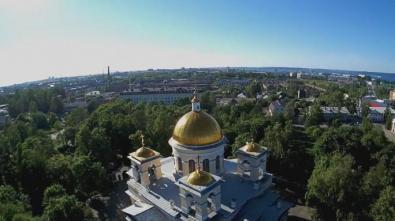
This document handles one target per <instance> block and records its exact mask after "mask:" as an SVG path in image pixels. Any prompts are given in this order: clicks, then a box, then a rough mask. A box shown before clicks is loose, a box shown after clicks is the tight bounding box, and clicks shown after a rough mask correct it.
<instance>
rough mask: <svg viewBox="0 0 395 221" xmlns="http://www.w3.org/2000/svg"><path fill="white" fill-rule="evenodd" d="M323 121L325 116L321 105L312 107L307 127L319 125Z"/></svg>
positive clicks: (306, 122)
mask: <svg viewBox="0 0 395 221" xmlns="http://www.w3.org/2000/svg"><path fill="white" fill-rule="evenodd" d="M322 121H323V114H322V111H321V108H320V105H319V104H314V105H313V106H310V110H309V113H308V114H307V118H306V121H305V124H306V126H314V125H319V124H320V123H321V122H322Z"/></svg>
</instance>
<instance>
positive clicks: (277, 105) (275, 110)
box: [269, 100, 284, 116]
mask: <svg viewBox="0 0 395 221" xmlns="http://www.w3.org/2000/svg"><path fill="white" fill-rule="evenodd" d="M283 112H284V106H283V105H282V104H281V102H280V101H279V100H276V101H273V102H272V103H270V105H269V115H270V116H275V115H277V114H281V113H283Z"/></svg>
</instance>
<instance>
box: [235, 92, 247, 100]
mask: <svg viewBox="0 0 395 221" xmlns="http://www.w3.org/2000/svg"><path fill="white" fill-rule="evenodd" d="M237 98H242V99H245V98H247V96H246V95H245V94H244V93H240V94H238V95H237Z"/></svg>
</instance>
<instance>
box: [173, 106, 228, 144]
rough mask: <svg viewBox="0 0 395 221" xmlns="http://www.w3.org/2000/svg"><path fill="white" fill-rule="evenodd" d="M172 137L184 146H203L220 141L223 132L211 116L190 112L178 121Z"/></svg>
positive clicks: (199, 112)
mask: <svg viewBox="0 0 395 221" xmlns="http://www.w3.org/2000/svg"><path fill="white" fill-rule="evenodd" d="M172 137H173V139H174V140H176V141H178V142H179V143H181V144H184V145H192V146H203V145H208V144H213V143H217V142H218V141H220V140H221V139H222V132H221V127H220V126H219V124H218V122H217V121H216V120H215V119H214V118H213V117H212V116H211V115H209V114H207V113H205V112H203V111H190V112H188V113H186V114H185V115H184V116H182V117H181V118H180V119H179V120H178V122H177V124H176V126H175V127H174V130H173V136H172Z"/></svg>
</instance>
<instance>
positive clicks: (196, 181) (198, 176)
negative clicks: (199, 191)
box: [187, 170, 214, 186]
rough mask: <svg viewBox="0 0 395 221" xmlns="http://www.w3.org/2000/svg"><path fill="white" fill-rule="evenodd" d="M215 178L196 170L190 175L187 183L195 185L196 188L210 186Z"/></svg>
mask: <svg viewBox="0 0 395 221" xmlns="http://www.w3.org/2000/svg"><path fill="white" fill-rule="evenodd" d="M213 180H214V179H213V177H212V176H211V175H210V174H209V173H207V172H205V171H200V170H195V171H194V172H192V173H191V174H189V176H188V179H187V183H189V184H192V185H195V186H208V185H209V184H211V183H212V182H213Z"/></svg>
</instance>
